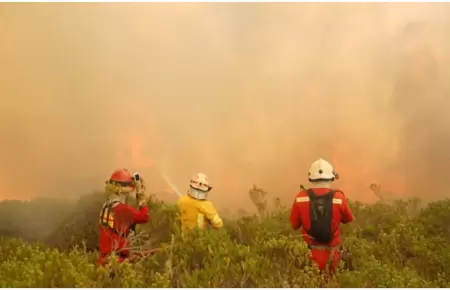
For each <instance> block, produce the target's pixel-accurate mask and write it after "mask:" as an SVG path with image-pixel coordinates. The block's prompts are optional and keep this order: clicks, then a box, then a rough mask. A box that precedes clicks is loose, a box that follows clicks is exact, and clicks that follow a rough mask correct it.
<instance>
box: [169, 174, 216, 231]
mask: <svg viewBox="0 0 450 290" xmlns="http://www.w3.org/2000/svg"><path fill="white" fill-rule="evenodd" d="M211 189H212V187H211V186H210V184H209V181H208V177H207V176H206V175H205V174H204V173H197V174H196V175H194V176H193V177H192V178H191V180H190V184H189V189H188V191H187V194H186V195H183V196H181V197H180V198H179V199H178V208H179V210H180V220H181V230H182V231H183V232H186V231H188V230H191V229H195V228H197V229H206V228H207V227H208V225H209V226H211V227H212V228H214V229H219V228H221V227H222V226H223V222H222V219H221V217H220V216H219V214H218V213H217V211H216V209H215V207H214V205H213V204H212V202H211V201H209V200H207V198H208V193H209V192H210V191H211Z"/></svg>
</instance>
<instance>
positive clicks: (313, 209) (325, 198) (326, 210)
mask: <svg viewBox="0 0 450 290" xmlns="http://www.w3.org/2000/svg"><path fill="white" fill-rule="evenodd" d="M306 193H307V194H308V196H309V200H310V203H309V214H310V219H311V228H310V229H309V231H308V235H309V236H311V237H312V238H313V239H314V240H315V241H316V242H317V243H319V244H324V245H326V244H329V243H330V242H331V240H332V239H333V234H334V233H333V232H331V221H332V217H333V197H334V194H335V192H334V191H333V190H330V192H328V193H327V194H324V195H320V196H317V195H315V194H314V192H313V191H312V190H311V189H308V190H306Z"/></svg>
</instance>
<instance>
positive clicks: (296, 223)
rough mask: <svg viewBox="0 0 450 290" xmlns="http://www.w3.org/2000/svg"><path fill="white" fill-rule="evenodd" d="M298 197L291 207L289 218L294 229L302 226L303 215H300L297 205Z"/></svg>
mask: <svg viewBox="0 0 450 290" xmlns="http://www.w3.org/2000/svg"><path fill="white" fill-rule="evenodd" d="M296 200H297V199H295V200H294V203H293V204H292V208H291V216H290V218H289V220H290V221H291V226H292V228H293V229H294V230H297V229H299V228H300V227H301V226H302V217H301V215H300V210H299V209H298V206H297V201H296Z"/></svg>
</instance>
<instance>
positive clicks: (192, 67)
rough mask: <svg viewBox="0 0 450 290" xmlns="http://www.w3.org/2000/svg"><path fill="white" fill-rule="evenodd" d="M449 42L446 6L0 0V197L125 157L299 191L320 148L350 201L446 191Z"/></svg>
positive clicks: (139, 165)
mask: <svg viewBox="0 0 450 290" xmlns="http://www.w3.org/2000/svg"><path fill="white" fill-rule="evenodd" d="M447 19H449V20H447ZM449 44H450V4H448V3H440V4H437V3H435V4H431V3H428V4H427V3H416V4H400V3H396V4H393V3H390V4H381V3H377V4H376V3H348V4H338V3H278V4H268V3H259V4H256V3H251V4H249V3H248V4H245V3H182V4H180V3H178V4H175V3H135V4H132V3H114V4H113V3H101V4H96V3H58V4H56V3H48V4H45V3H35V4H25V3H19V4H13V3H9V4H5V3H2V4H0V97H1V106H0V133H1V136H2V139H1V142H0V165H1V166H0V171H1V172H0V182H1V183H2V185H3V186H2V189H3V190H2V193H1V196H0V197H2V198H29V197H35V196H44V195H46V196H51V195H62V196H64V195H65V196H74V195H77V194H80V193H85V192H89V191H91V190H93V189H97V188H102V186H103V185H104V181H105V180H106V179H107V178H108V177H109V175H110V174H111V173H112V171H113V170H114V169H115V168H117V167H128V168H129V169H131V170H139V171H141V172H142V173H143V174H144V176H145V177H147V180H148V183H149V184H148V186H149V187H150V189H149V190H150V191H152V192H155V191H160V190H162V189H164V188H166V187H167V186H166V185H165V184H164V182H163V181H162V180H161V179H160V177H159V175H158V174H159V173H158V172H159V171H163V172H164V174H166V175H167V176H169V177H170V178H171V179H172V181H173V182H174V183H175V184H176V185H177V187H178V188H179V189H180V190H181V191H183V192H184V191H186V189H187V186H188V180H189V177H190V176H191V175H192V174H194V173H196V172H199V171H200V172H204V173H206V174H207V175H208V176H209V177H210V181H211V183H212V185H213V187H214V190H213V191H212V192H211V199H212V200H213V201H215V202H216V203H217V204H218V206H219V207H222V206H227V207H245V206H246V205H247V204H248V202H249V201H248V197H247V188H249V187H250V186H251V185H252V184H253V183H256V184H257V185H259V186H261V187H263V188H266V189H267V190H268V191H269V192H270V193H271V194H272V195H274V196H275V195H276V196H281V197H282V199H283V200H284V201H285V202H291V201H292V198H293V196H294V195H295V193H296V192H297V191H298V188H299V184H300V183H303V184H305V185H306V183H307V171H308V168H309V166H310V164H311V163H312V162H313V161H314V160H315V159H317V158H319V157H323V158H325V159H328V160H329V161H331V162H332V163H333V165H335V167H336V170H337V171H339V172H340V173H341V180H339V181H338V182H336V186H337V187H340V188H342V189H343V190H345V191H346V194H347V196H348V197H350V198H354V199H360V200H363V201H373V200H374V198H375V197H374V196H372V194H371V193H370V191H369V188H368V185H369V184H370V183H371V182H379V183H380V184H381V185H382V186H383V188H389V189H390V190H393V191H394V192H396V193H397V194H398V195H403V196H411V195H420V196H422V197H427V198H429V197H433V198H435V197H448V193H446V192H445V190H439V192H429V191H427V190H426V188H428V187H429V185H430V183H433V184H435V183H436V182H442V181H443V180H446V179H448V178H449V177H450V173H449V172H450V160H449V155H448V153H447V152H448V148H450V141H448V140H447V136H448V135H449V133H450V124H449V120H450V117H447V116H446V110H447V109H446V107H447V108H448V107H450V106H449V105H450V104H448V103H449V101H448V100H447V99H448V98H449V97H448V92H449V88H448V85H447V84H445V80H446V79H448V77H449V71H450V70H449V67H450V66H449V64H450V62H449V56H450V46H449ZM446 93H447V96H445V94H446ZM444 96H445V97H444Z"/></svg>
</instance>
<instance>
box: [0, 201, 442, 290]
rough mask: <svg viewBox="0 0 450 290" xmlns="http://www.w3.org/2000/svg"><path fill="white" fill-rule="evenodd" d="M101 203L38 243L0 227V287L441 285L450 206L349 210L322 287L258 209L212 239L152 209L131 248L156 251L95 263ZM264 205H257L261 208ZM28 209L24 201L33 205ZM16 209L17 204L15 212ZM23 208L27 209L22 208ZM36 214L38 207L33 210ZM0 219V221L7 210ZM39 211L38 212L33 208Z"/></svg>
mask: <svg viewBox="0 0 450 290" xmlns="http://www.w3.org/2000/svg"><path fill="white" fill-rule="evenodd" d="M103 198H104V196H102V195H101V194H92V195H86V196H84V197H83V198H81V199H80V201H79V202H78V204H77V205H76V206H75V207H72V208H73V210H72V211H70V212H69V213H67V212H66V213H61V218H60V219H59V222H58V225H56V224H55V225H53V228H54V229H55V230H54V232H53V233H51V234H49V235H48V236H47V239H43V240H44V242H45V243H40V244H38V243H32V242H29V241H24V239H27V240H39V239H37V236H36V237H30V234H29V233H28V234H27V236H21V234H22V232H21V231H15V228H13V227H11V228H8V227H7V225H6V224H3V225H2V230H4V231H9V233H10V236H11V235H12V236H16V237H19V238H21V239H16V238H11V237H3V238H1V239H0V286H1V287H200V288H201V287H203V288H205V287H295V288H297V287H319V286H323V287H399V288H403V287H449V286H450V283H449V281H450V270H449V269H450V245H449V244H448V243H447V240H448V238H449V236H450V228H449V224H450V223H449V222H450V201H449V200H445V201H438V202H435V203H431V204H429V205H427V206H424V207H422V208H420V207H419V204H418V202H417V200H407V201H395V202H392V203H390V204H382V203H377V204H373V205H364V204H361V203H359V202H350V205H351V207H352V209H353V212H354V215H355V217H356V220H355V222H354V223H353V224H350V225H344V226H343V236H344V246H345V248H346V249H347V250H348V252H349V255H348V257H347V258H346V259H345V261H342V264H341V267H340V268H339V270H338V271H337V272H336V273H335V275H334V276H333V277H332V279H326V277H324V276H322V275H321V274H320V273H319V271H318V270H317V267H316V266H315V265H314V264H312V263H311V261H310V259H309V255H310V254H309V251H308V249H307V247H306V245H305V244H304V242H303V240H302V237H301V235H300V233H299V231H293V230H292V229H291V228H290V224H289V219H288V217H289V210H287V209H283V208H281V207H275V208H276V210H275V211H271V212H268V211H267V210H261V211H260V213H261V214H260V215H248V214H247V215H245V216H242V217H240V218H238V219H236V220H225V227H224V228H223V229H221V230H218V231H206V232H192V233H190V234H189V235H184V236H183V235H181V234H180V232H179V226H178V225H179V219H178V212H177V207H176V206H174V205H168V204H165V203H163V202H161V201H152V202H151V203H150V208H151V215H152V220H151V222H150V223H149V224H146V225H142V226H138V228H137V233H136V235H135V236H134V237H133V240H132V243H133V246H137V247H144V248H154V247H161V248H162V250H161V251H160V252H158V253H156V254H154V255H153V256H151V257H147V258H144V259H141V260H140V261H138V262H136V263H129V262H126V263H122V264H118V263H117V262H116V261H114V259H111V263H110V264H109V265H108V266H107V267H98V266H97V265H96V260H97V256H96V252H95V251H93V250H95V248H96V247H97V243H98V214H99V211H100V207H101V204H102V202H103ZM258 202H260V203H261V204H262V202H261V201H260V200H259V201H258ZM31 203H32V202H31ZM15 206H16V207H20V205H19V204H16V205H15ZM23 206H29V204H26V205H25V204H23ZM41 206H42V205H41ZM1 209H2V208H1V207H0V215H1V216H7V214H6V213H5V212H1ZM36 210H37V209H36Z"/></svg>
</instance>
